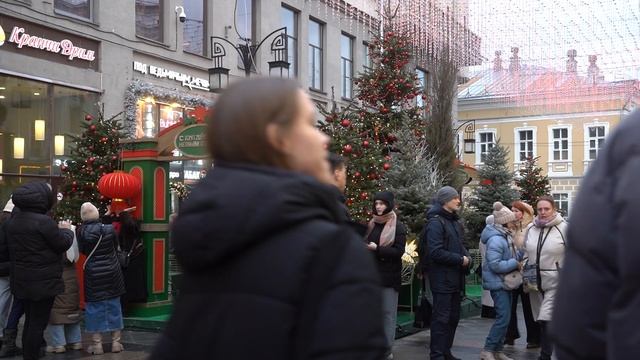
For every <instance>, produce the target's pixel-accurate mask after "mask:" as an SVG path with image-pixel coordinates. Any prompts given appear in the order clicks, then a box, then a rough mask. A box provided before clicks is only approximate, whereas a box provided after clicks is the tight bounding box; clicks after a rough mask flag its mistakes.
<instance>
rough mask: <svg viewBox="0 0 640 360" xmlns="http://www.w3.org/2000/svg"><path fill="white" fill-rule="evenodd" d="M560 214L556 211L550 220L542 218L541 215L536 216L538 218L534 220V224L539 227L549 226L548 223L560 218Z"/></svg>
mask: <svg viewBox="0 0 640 360" xmlns="http://www.w3.org/2000/svg"><path fill="white" fill-rule="evenodd" d="M558 216H560V214H558V213H556V215H555V216H554V217H552V218H551V219H549V220H542V219H540V217H539V216H536V218H535V219H534V220H533V224H534V225H535V226H537V227H539V228H543V227H547V225H548V224H550V223H552V222H554V221H555V220H556V219H557V218H558Z"/></svg>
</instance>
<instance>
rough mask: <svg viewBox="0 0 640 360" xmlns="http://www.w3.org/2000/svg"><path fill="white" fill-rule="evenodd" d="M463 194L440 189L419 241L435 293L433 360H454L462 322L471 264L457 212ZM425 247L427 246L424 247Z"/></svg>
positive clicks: (423, 265)
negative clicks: (455, 342)
mask: <svg viewBox="0 0 640 360" xmlns="http://www.w3.org/2000/svg"><path fill="white" fill-rule="evenodd" d="M458 210H460V194H459V193H458V191H456V189H454V188H452V187H451V186H445V187H443V188H441V189H440V190H438V192H437V193H436V196H435V201H434V204H433V206H432V207H431V209H429V210H428V211H427V224H426V225H425V226H426V229H425V231H424V232H423V233H422V238H421V240H420V244H421V247H422V248H423V249H424V248H425V247H426V250H427V251H425V255H423V256H425V257H426V259H421V261H420V262H421V264H422V269H421V270H422V272H423V275H425V276H428V278H429V284H430V287H431V292H432V293H433V317H432V319H431V344H430V357H431V359H432V360H455V359H458V358H457V357H455V356H453V354H451V347H452V345H453V339H454V337H455V334H456V328H457V327H458V321H459V320H460V302H461V292H462V291H463V289H464V286H463V284H464V276H465V273H467V272H468V270H469V268H470V267H471V266H472V265H471V257H470V256H469V252H468V251H467V249H466V248H465V247H464V245H463V242H462V240H463V230H462V225H461V224H460V222H459V219H460V218H459V217H458V214H457V211H458ZM425 245H426V246H425Z"/></svg>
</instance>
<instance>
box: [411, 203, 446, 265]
mask: <svg viewBox="0 0 640 360" xmlns="http://www.w3.org/2000/svg"><path fill="white" fill-rule="evenodd" d="M434 218H435V219H438V221H439V222H440V224H441V225H442V229H444V233H445V247H449V232H448V231H447V227H446V226H445V224H444V220H442V218H441V217H440V216H438V215H435V216H434V217H433V218H431V219H428V220H427V223H426V224H424V227H423V228H422V233H421V234H420V241H419V242H418V259H419V262H418V266H419V268H420V270H421V271H422V269H426V268H427V267H428V266H429V241H427V227H428V226H429V221H431V220H433V219H434Z"/></svg>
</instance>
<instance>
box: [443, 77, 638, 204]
mask: <svg viewBox="0 0 640 360" xmlns="http://www.w3.org/2000/svg"><path fill="white" fill-rule="evenodd" d="M592 75H593V76H587V77H580V76H578V75H577V74H575V72H558V71H549V70H544V69H531V68H530V69H523V68H517V69H513V68H512V69H504V70H503V69H495V68H494V69H491V70H488V71H486V72H485V73H484V74H481V75H480V76H478V77H476V78H472V79H471V80H470V81H469V82H467V83H466V84H464V85H462V86H460V88H459V91H458V105H457V124H454V126H455V127H458V126H460V125H464V126H460V128H459V129H458V130H457V131H458V134H457V136H458V143H459V144H460V145H459V149H458V153H459V154H460V155H459V157H460V160H461V161H462V162H463V163H464V164H466V165H469V166H472V167H475V168H480V167H481V166H482V165H483V163H484V158H485V156H486V154H487V152H488V150H489V149H490V148H491V147H493V146H494V144H495V143H496V142H498V141H499V142H500V144H501V145H503V146H505V147H506V148H507V149H508V150H509V165H510V167H511V168H512V169H513V170H514V171H515V172H516V174H517V171H518V170H519V169H520V168H521V167H523V165H524V162H525V160H526V159H527V158H528V157H530V156H531V157H539V159H538V166H540V167H541V168H542V169H543V170H544V172H545V174H546V175H547V176H548V177H549V179H550V182H551V195H552V196H553V197H554V198H555V199H556V201H557V203H558V206H559V208H560V209H561V210H563V212H564V213H565V214H570V212H571V205H572V203H573V202H574V200H575V197H576V195H577V192H578V189H579V185H580V181H581V179H582V178H583V176H584V175H585V173H586V172H587V171H588V169H589V166H590V165H591V164H592V163H593V161H595V159H597V157H598V154H599V152H600V150H601V149H602V146H603V144H604V143H605V141H606V139H607V138H608V136H609V134H611V132H612V131H613V130H614V129H615V128H616V126H617V125H618V124H620V122H621V121H624V120H623V119H624V116H625V115H626V114H628V113H629V112H630V111H631V110H632V109H633V108H635V107H636V105H637V104H638V103H640V101H639V100H640V95H639V94H640V91H639V89H640V87H639V82H638V81H635V80H634V81H620V82H605V81H604V80H603V79H602V77H599V76H597V73H596V74H592ZM465 139H467V144H466V145H467V146H466V147H467V148H466V149H465V146H464V143H465ZM469 139H473V140H475V144H473V146H474V149H473V150H474V151H473V153H471V151H470V150H471V148H470V147H471V144H470V142H469V141H468V140H469ZM465 150H466V151H465Z"/></svg>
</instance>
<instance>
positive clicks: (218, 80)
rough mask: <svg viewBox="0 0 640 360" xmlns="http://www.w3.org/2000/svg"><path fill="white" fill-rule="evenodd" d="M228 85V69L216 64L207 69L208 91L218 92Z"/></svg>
mask: <svg viewBox="0 0 640 360" xmlns="http://www.w3.org/2000/svg"><path fill="white" fill-rule="evenodd" d="M228 85H229V69H227V68H225V67H222V66H217V67H214V68H211V69H209V91H212V92H220V91H221V90H223V89H224V88H226V87H227V86H228Z"/></svg>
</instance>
